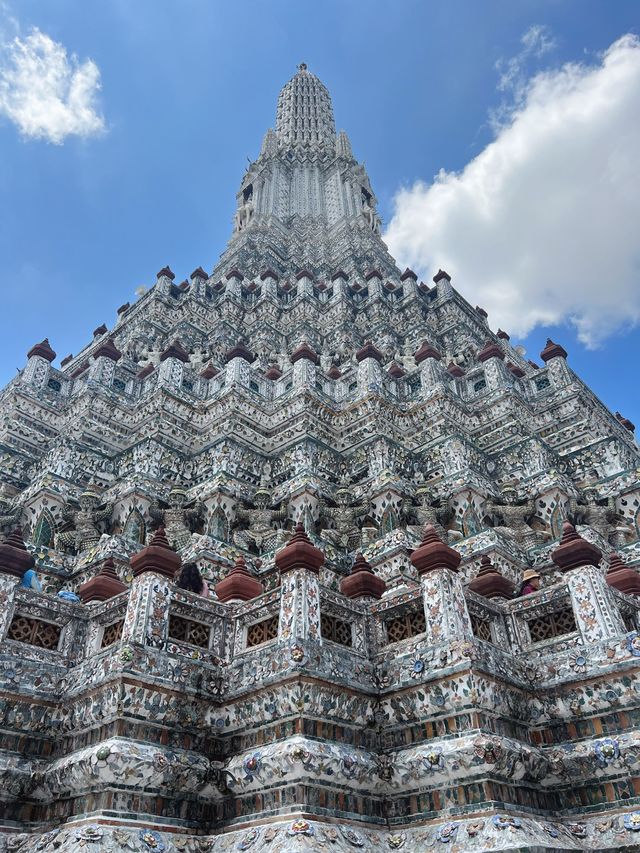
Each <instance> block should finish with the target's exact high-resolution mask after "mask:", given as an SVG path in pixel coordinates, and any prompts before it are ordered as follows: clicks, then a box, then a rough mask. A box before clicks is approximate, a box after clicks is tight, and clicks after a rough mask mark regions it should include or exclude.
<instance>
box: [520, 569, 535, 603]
mask: <svg viewBox="0 0 640 853" xmlns="http://www.w3.org/2000/svg"><path fill="white" fill-rule="evenodd" d="M539 589H540V575H539V574H538V572H536V570H535V569H527V570H526V571H525V572H524V574H523V575H522V584H521V586H520V592H519V593H518V595H517V596H516V597H519V596H521V595H531V593H532V592H537V591H538V590H539Z"/></svg>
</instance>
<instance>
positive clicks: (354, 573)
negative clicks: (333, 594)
mask: <svg viewBox="0 0 640 853" xmlns="http://www.w3.org/2000/svg"><path fill="white" fill-rule="evenodd" d="M386 588H387V587H386V584H385V582H384V581H383V580H382V578H379V577H378V576H377V575H376V574H375V572H374V571H373V569H372V568H371V566H370V565H369V563H367V561H366V560H365V558H364V556H363V555H362V554H356V558H355V560H354V563H353V566H352V567H351V573H350V574H349V575H348V576H347V577H346V578H342V580H341V581H340V592H341V593H342V594H343V595H346V596H347V597H348V598H380V597H381V596H382V593H383V592H384V591H385V589H386Z"/></svg>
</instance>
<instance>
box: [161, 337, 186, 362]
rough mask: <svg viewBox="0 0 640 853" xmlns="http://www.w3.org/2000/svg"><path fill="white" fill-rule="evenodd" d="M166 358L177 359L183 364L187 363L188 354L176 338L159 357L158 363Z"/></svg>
mask: <svg viewBox="0 0 640 853" xmlns="http://www.w3.org/2000/svg"><path fill="white" fill-rule="evenodd" d="M168 358H177V359H178V361H181V362H182V363H183V364H186V363H187V362H188V361H189V353H188V352H187V351H186V349H185V348H184V347H183V346H182V344H181V343H180V341H179V340H178V339H177V338H176V339H175V341H172V342H171V343H170V344H169V346H168V347H167V348H166V349H165V350H164V351H163V352H162V353H161V355H160V361H166V360H167V359H168Z"/></svg>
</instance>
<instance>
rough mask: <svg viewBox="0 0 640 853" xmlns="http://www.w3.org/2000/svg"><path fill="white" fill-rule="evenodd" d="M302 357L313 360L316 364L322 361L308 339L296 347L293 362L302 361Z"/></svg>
mask: <svg viewBox="0 0 640 853" xmlns="http://www.w3.org/2000/svg"><path fill="white" fill-rule="evenodd" d="M301 359H306V360H307V361H311V362H313V363H314V364H318V363H319V362H320V359H319V358H318V353H317V352H316V351H315V350H314V349H313V347H312V346H311V345H310V344H308V343H307V341H303V342H302V343H301V344H300V346H298V347H296V348H295V349H294V351H293V352H292V353H291V363H292V364H295V363H296V361H300V360H301Z"/></svg>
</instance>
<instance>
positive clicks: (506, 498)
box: [487, 486, 543, 549]
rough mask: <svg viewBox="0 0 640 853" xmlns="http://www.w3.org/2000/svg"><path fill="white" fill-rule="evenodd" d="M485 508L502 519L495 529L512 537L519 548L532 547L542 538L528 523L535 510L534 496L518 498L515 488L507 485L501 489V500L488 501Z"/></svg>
mask: <svg viewBox="0 0 640 853" xmlns="http://www.w3.org/2000/svg"><path fill="white" fill-rule="evenodd" d="M487 509H488V510H489V512H490V513H491V514H492V515H494V516H497V517H498V519H499V520H501V521H502V524H497V525H496V526H495V529H496V530H499V531H500V532H501V533H504V534H505V535H506V536H509V537H510V538H512V539H513V540H514V541H515V542H516V543H517V544H518V545H519V546H520V547H521V548H525V549H526V548H533V547H535V545H536V544H537V543H538V541H540V540H541V539H542V538H543V537H542V534H541V533H540V532H539V531H535V530H533V528H532V527H531V525H530V524H529V519H530V518H531V517H532V516H533V515H534V514H535V511H536V504H535V498H533V497H531V498H527V499H525V500H520V499H519V497H518V492H517V490H516V489H515V488H513V487H511V486H507V487H505V488H504V489H502V499H501V501H500V502H496V501H489V502H488V503H487Z"/></svg>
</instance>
